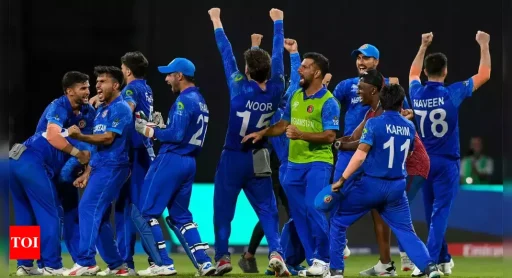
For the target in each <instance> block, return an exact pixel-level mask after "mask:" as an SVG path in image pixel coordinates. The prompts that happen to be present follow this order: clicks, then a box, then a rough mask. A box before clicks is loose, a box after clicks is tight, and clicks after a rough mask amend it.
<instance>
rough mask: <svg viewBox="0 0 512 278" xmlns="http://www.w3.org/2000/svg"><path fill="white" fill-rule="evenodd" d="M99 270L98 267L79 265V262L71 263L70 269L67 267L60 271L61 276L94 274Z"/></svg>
mask: <svg viewBox="0 0 512 278" xmlns="http://www.w3.org/2000/svg"><path fill="white" fill-rule="evenodd" d="M98 272H100V267H99V266H97V265H95V266H81V265H79V264H75V265H73V267H72V268H71V269H68V270H66V271H64V272H63V273H62V275H63V276H95V275H96V274H97V273H98Z"/></svg>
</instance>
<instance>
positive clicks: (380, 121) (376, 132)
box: [360, 111, 415, 180]
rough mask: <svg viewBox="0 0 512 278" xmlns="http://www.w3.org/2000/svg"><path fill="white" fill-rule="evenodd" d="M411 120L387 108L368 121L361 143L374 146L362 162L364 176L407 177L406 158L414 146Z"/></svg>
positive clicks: (413, 131)
mask: <svg viewBox="0 0 512 278" xmlns="http://www.w3.org/2000/svg"><path fill="white" fill-rule="evenodd" d="M414 134H415V129H414V125H413V123H412V122H410V121H409V120H407V119H406V118H404V117H402V115H400V114H399V113H398V112H395V111H385V112H384V113H382V115H380V116H378V117H375V118H371V119H369V120H368V122H367V123H366V126H365V129H364V130H363V135H362V136H361V140H360V143H366V144H369V145H371V146H372V147H371V149H370V151H369V153H368V156H367V158H366V160H365V162H364V164H363V169H364V173H365V175H368V176H371V177H376V178H382V179H390V180H393V179H402V178H405V177H406V176H407V172H406V169H405V161H406V159H407V156H408V155H409V152H410V151H411V150H412V149H413V147H414Z"/></svg>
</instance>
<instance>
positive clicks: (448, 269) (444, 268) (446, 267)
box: [437, 262, 452, 276]
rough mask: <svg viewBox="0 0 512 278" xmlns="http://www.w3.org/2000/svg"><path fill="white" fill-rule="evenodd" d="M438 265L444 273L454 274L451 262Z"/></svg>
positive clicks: (447, 274)
mask: <svg viewBox="0 0 512 278" xmlns="http://www.w3.org/2000/svg"><path fill="white" fill-rule="evenodd" d="M437 267H438V268H439V271H441V272H442V273H443V274H444V275H446V276H450V275H451V274H452V264H451V263H450V262H447V263H442V264H438V265H437Z"/></svg>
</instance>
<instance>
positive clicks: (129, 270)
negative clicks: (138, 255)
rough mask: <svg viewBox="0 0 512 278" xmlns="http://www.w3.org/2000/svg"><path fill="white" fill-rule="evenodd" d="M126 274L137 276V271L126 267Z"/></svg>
mask: <svg viewBox="0 0 512 278" xmlns="http://www.w3.org/2000/svg"><path fill="white" fill-rule="evenodd" d="M128 276H137V272H135V269H133V268H128Z"/></svg>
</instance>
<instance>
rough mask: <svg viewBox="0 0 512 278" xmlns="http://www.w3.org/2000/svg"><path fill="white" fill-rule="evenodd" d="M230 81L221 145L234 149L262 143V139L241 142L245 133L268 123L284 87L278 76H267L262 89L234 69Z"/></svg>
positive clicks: (243, 148)
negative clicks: (227, 109) (271, 77)
mask: <svg viewBox="0 0 512 278" xmlns="http://www.w3.org/2000/svg"><path fill="white" fill-rule="evenodd" d="M234 81H235V82H233V83H232V85H231V88H230V89H231V90H232V92H231V96H232V98H231V102H230V112H229V122H228V131H227V134H226V141H225V144H224V148H225V149H228V150H235V151H241V150H242V151H245V150H249V149H252V148H259V147H263V146H265V144H266V141H265V140H261V143H257V146H253V145H251V144H252V143H246V144H242V143H241V141H242V139H243V138H244V136H245V135H247V134H250V133H253V132H257V131H260V130H262V129H264V128H266V127H267V126H269V124H270V119H271V118H272V116H273V115H274V113H275V112H276V110H277V108H278V106H279V103H280V101H281V96H282V94H283V91H284V83H283V80H282V79H281V78H276V79H269V80H268V81H267V83H266V90H265V91H263V90H262V89H261V88H260V87H259V86H258V84H257V83H256V82H255V81H250V80H247V78H246V77H245V76H244V75H242V74H240V73H238V76H237V77H235V78H234Z"/></svg>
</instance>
